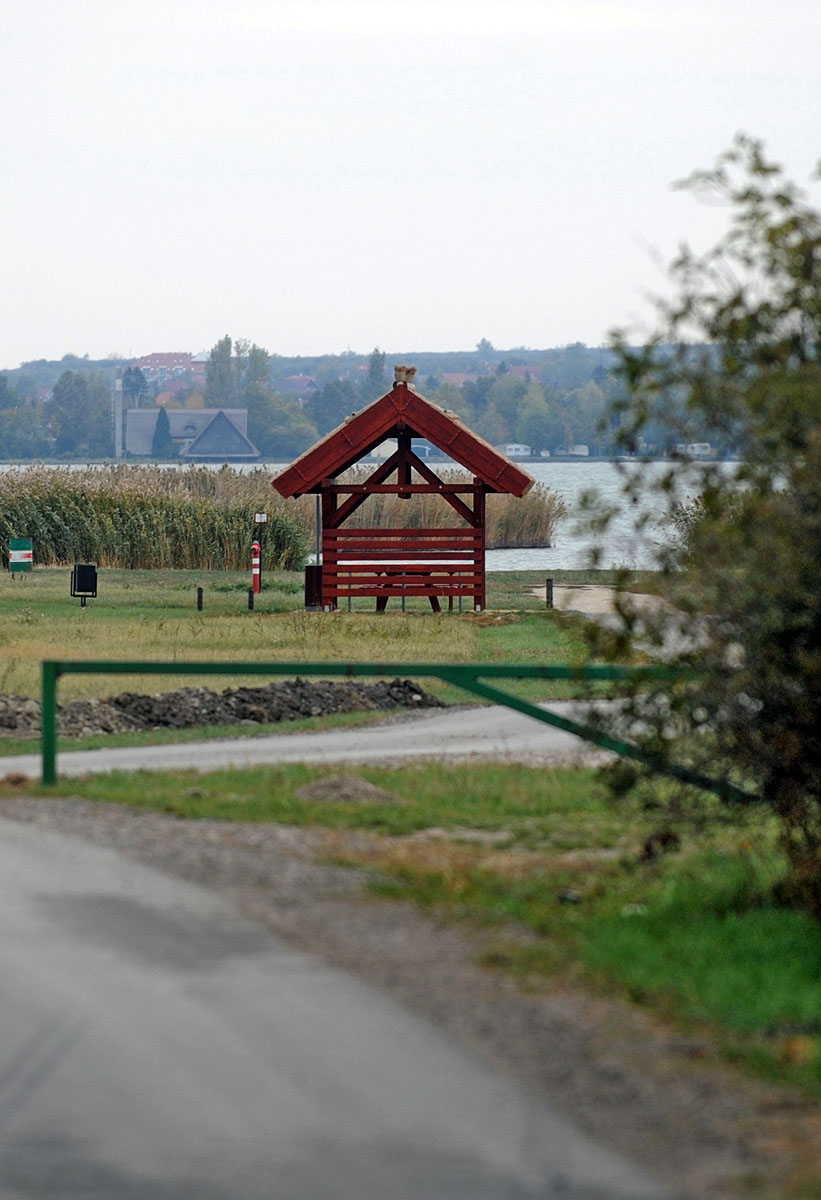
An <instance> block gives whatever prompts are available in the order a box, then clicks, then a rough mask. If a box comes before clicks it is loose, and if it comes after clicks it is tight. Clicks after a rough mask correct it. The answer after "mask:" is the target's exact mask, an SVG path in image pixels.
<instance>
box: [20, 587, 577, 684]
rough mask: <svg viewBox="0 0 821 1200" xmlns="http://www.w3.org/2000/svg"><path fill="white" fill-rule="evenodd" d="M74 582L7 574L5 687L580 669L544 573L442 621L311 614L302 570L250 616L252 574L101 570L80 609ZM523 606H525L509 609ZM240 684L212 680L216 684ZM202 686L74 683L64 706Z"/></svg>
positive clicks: (414, 613)
mask: <svg viewBox="0 0 821 1200" xmlns="http://www.w3.org/2000/svg"><path fill="white" fill-rule="evenodd" d="M69 575H70V572H69V571H68V570H67V569H65V568H38V569H37V570H35V571H34V572H32V573H31V574H30V575H27V576H24V577H22V578H20V577H18V578H17V579H15V578H14V577H13V576H11V575H10V574H9V573H5V574H4V575H2V576H0V647H2V659H0V692H7V693H9V692H10V693H18V694H21V695H25V696H39V693H40V663H41V661H42V660H43V659H44V658H55V659H61V658H64V659H69V658H99V659H106V658H109V659H115V658H146V659H168V660H171V661H173V660H175V659H194V660H203V659H208V658H213V659H218V660H221V661H225V660H229V661H230V660H232V659H233V660H237V661H241V660H243V659H254V660H260V659H262V660H264V659H266V658H267V659H271V660H275V661H283V660H290V659H293V660H294V661H322V660H323V659H328V660H332V661H358V662H377V661H394V662H402V661H425V660H428V661H434V662H467V661H488V662H492V661H493V662H495V661H513V660H514V659H520V660H521V661H528V662H543V663H563V662H579V661H581V658H582V656H583V653H584V639H583V636H582V633H581V625H580V623H579V622H578V621H574V620H573V619H572V618H568V617H563V616H562V615H561V614H559V613H549V612H546V611H545V608H544V601H543V600H542V601H541V603H540V602H539V600H538V598H537V597H536V596H534V595H533V594H532V588H533V587H534V586H536V584H537V583H538V581H539V579H540V576H539V575H538V574H537V573H535V572H519V573H516V574H515V576H514V577H513V578H508V577H506V576H505V575H503V574H502V573H499V574H497V575H491V576H490V589H489V592H490V601H489V609H488V611H487V612H485V613H481V614H474V613H472V612H471V613H468V612H465V613H462V614H459V613H456V612H454V613H452V614H448V613H446V612H445V613H442V614H440V615H435V614H433V613H432V612H431V611H430V607H429V606H428V608H427V610H425V607H424V604H423V602H421V601H420V603H419V605H418V606H415V607H414V608H413V609H412V610H410V609H409V611H408V612H406V613H402V612H401V611H400V610H399V608H398V605H397V607H396V608H395V609H389V610H388V612H386V613H384V614H382V615H378V614H376V613H375V612H374V611H373V604H372V603H371V604H370V605H369V607H368V608H367V609H365V608H364V607H363V608H361V609H357V610H355V611H353V612H351V613H348V612H347V611H344V610H343V611H339V612H336V613H307V612H305V610H304V608H303V583H302V576H301V575H299V574H298V573H296V572H277V573H274V572H270V573H268V574H267V575H266V577H265V580H264V584H265V586H264V590H263V592H262V594H261V596H259V597H257V603H256V606H255V609H254V611H253V612H249V610H248V605H247V594H248V576H247V575H245V574H240V573H238V572H211V573H208V572H199V573H195V572H192V571H119V570H106V571H100V573H99V596H98V599H96V600H92V601H90V602H89V604H88V605H87V607H86V608H81V607H80V605H79V602H78V601H76V600H72V599H70V597H69V594H68V592H69ZM542 582H543V580H542ZM198 587H203V588H204V608H203V611H202V612H198V611H197V607H196V602H197V588H198ZM499 600H503V601H504V604H502V603H499ZM514 601H515V602H516V605H517V606H518V608H517V611H510V608H511V606H512V605H513V602H514ZM238 680H239V676H237V677H225V676H222V677H215V678H214V681H213V686H216V687H220V688H222V687H227V686H230V685H231V684H235V683H236V682H237V681H238ZM202 682H203V678H202V677H197V678H192V679H185V678H182V677H180V676H168V677H162V676H152V677H151V678H150V680H146V679H145V678H142V677H139V676H118V677H117V678H116V679H112V678H108V677H105V676H81V677H77V676H68V677H66V679H65V680H64V681H62V683H61V685H60V699H61V700H65V699H70V698H72V697H77V696H98V697H101V696H106V695H111V694H112V691H146V690H150V691H161V690H168V689H171V688H176V687H180V686H183V685H184V684H186V683H200V684H201V683H202ZM206 682H207V681H206ZM257 682H259V680H257ZM431 690H437V692H438V693H439V694H441V695H442V696H443V698H445V699H448V700H456V699H459V700H464V698H465V697H464V695H463V694H462V693H457V692H456V691H455V690H454V689H446V688H445V685H438V684H437V685H434V684H433V683H432V684H431ZM526 690H527V691H529V694H533V695H535V694H537V693H536V692H534V690H533V688H532V687H530V688H529V689H526ZM537 690H538V689H537ZM571 690H572V689H569V688H568V685H566V684H562V685H556V686H555V687H552V688H551V687H550V686H549V685H544V686H543V687H542V689H541V691H540V692H539V693H538V694H539V695H543V697H544V698H549V697H555V696H564V695H568V694H570V691H571Z"/></svg>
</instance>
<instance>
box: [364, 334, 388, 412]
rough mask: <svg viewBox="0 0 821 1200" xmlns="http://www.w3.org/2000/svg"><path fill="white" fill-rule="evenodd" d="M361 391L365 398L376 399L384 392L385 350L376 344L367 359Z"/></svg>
mask: <svg viewBox="0 0 821 1200" xmlns="http://www.w3.org/2000/svg"><path fill="white" fill-rule="evenodd" d="M363 392H364V394H365V398H366V399H367V400H376V399H377V397H379V396H382V395H384V394H385V352H384V350H380V349H379V347H378V346H376V347H374V350H373V352H372V354H371V356H370V358H369V359H368V376H367V378H366V380H365V383H364V387H363Z"/></svg>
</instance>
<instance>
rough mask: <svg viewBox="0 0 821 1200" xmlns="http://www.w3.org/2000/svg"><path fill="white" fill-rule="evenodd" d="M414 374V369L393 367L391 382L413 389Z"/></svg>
mask: <svg viewBox="0 0 821 1200" xmlns="http://www.w3.org/2000/svg"><path fill="white" fill-rule="evenodd" d="M415 374H416V367H396V366H395V367H394V368H393V382H394V384H397V383H404V384H406V385H407V387H413V377H414V375H415Z"/></svg>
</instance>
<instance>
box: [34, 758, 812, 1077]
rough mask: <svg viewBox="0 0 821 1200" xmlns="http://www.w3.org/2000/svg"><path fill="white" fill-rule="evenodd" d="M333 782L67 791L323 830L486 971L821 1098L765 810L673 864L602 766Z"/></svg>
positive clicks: (729, 819) (335, 856) (795, 944)
mask: <svg viewBox="0 0 821 1200" xmlns="http://www.w3.org/2000/svg"><path fill="white" fill-rule="evenodd" d="M327 774H328V769H327V768H318V767H310V766H304V765H289V766H276V767H264V768H256V769H253V770H247V771H242V772H239V771H220V772H212V773H209V774H205V775H197V774H195V773H193V772H180V773H173V774H163V773H153V772H152V773H151V775H150V776H147V775H140V774H136V775H131V774H124V773H121V774H117V773H115V774H112V775H110V776H106V777H93V778H89V779H86V780H82V781H72V782H69V783H65V784H61V785H59V786H58V788H57V789H56V792H57V794H59V795H65V796H71V795H79V796H82V797H85V798H87V799H92V800H101V801H102V800H108V801H114V802H117V803H122V804H125V805H129V806H132V807H136V808H152V809H159V810H160V811H163V812H168V813H171V814H174V815H176V816H179V817H187V818H211V819H217V820H239V821H249V822H266V821H274V822H281V823H287V824H294V825H311V826H317V827H322V828H324V829H325V830H327V831H328V832H327V836H326V839H325V854H326V856H327V857H328V858H329V859H331V860H332V861H334V862H342V863H347V864H350V865H354V866H356V867H359V868H365V869H367V870H368V871H369V872H370V875H371V887H372V890H373V891H374V893H375V894H377V895H379V896H381V897H383V898H385V897H387V898H400V899H403V900H413V901H415V902H416V903H418V904H420V905H421V906H423V907H425V908H427V909H429V910H432V911H435V912H436V913H437V915H438V916H439V917H440V918H442V917H445V918H449V919H452V920H461V921H469V922H470V923H471V925H473V926H476V927H481V928H482V929H483V930H484V934H483V945H484V947H485V949H484V952H483V961H484V962H485V964H486V965H487V966H488V967H490V968H493V969H496V970H502V971H505V972H508V973H511V974H512V975H514V976H515V977H517V978H518V979H519V980H520V981H521V982H522V983H523V984H524V985H526V986H528V987H530V988H533V987H537V988H541V987H550V986H551V985H552V983H553V982H556V981H561V980H572V981H575V982H576V983H581V984H584V985H586V986H589V987H593V988H597V989H600V990H602V991H606V992H609V993H615V994H617V995H620V996H623V997H625V998H627V999H629V1000H630V1001H632V1002H633V1003H636V1004H640V1005H642V1006H645V1007H647V1008H648V1009H650V1010H651V1011H653V1012H655V1013H656V1014H658V1015H659V1016H661V1017H662V1018H664V1019H665V1020H667V1021H671V1022H673V1023H675V1024H677V1025H678V1026H680V1027H681V1028H682V1029H686V1030H687V1031H689V1032H690V1033H691V1034H693V1033H695V1034H698V1033H699V1032H700V1033H702V1034H703V1035H705V1036H706V1037H707V1036H708V1037H709V1045H710V1046H713V1045H714V1046H717V1047H718V1050H719V1052H720V1053H721V1054H722V1055H723V1056H724V1057H725V1058H727V1059H728V1060H732V1061H734V1062H736V1063H738V1064H740V1065H741V1066H742V1067H744V1068H745V1069H747V1070H752V1071H755V1072H757V1073H759V1074H763V1075H765V1076H767V1077H768V1078H770V1079H773V1080H780V1081H789V1082H791V1083H794V1084H797V1085H800V1086H801V1087H803V1088H805V1089H807V1090H808V1091H809V1092H810V1093H812V1094H814V1095H821V1036H820V1035H821V977H820V976H819V971H818V964H819V961H821V929H820V928H819V926H818V925H817V924H816V923H814V922H813V921H811V920H810V919H809V918H807V917H804V916H802V915H800V914H798V913H796V912H794V911H790V910H788V909H785V908H781V907H779V906H778V904H777V903H776V902H775V901H774V899H773V895H774V892H773V886H774V884H775V883H776V882H777V881H778V880H779V879H780V878H781V875H782V872H783V861H782V858H781V855H780V852H779V850H778V846H777V832H776V829H775V827H774V824H773V823H772V822H771V821H770V820H769V819H767V818H766V817H765V816H764V815H762V814H761V813H760V812H757V811H753V810H748V811H745V812H739V813H729V812H728V811H727V810H726V809H721V808H720V807H719V806H718V803H717V802H716V804H715V806H714V807H713V808H712V810H711V812H710V813H709V814H708V817H707V819H706V823H704V821H703V825H702V828H701V830H700V831H699V832H698V833H696V832H695V831H692V830H687V829H686V828H684V827H681V828H680V829H679V837H680V845H679V847H678V848H677V849H676V851H675V852H673V853H663V854H655V855H650V856H648V855H647V854H646V853H645V851H644V850H643V847H644V846H645V844H646V839H647V836H648V834H649V833H650V832H651V831H652V830H653V819H654V818H653V815H652V813H648V812H647V810H646V808H645V807H644V805H642V804H640V803H639V802H638V801H637V800H632V801H630V800H628V801H624V802H622V803H621V804H620V805H619V806H618V807H614V805H613V804H612V802H611V801H609V800H608V799H607V796H606V793H605V789H604V786H603V784H602V783H601V782H600V780H599V778H598V776H597V774H596V773H595V772H593V771H590V770H564V769H561V770H560V769H555V770H549V769H548V770H546V769H544V768H533V767H527V766H524V765H516V764H510V765H502V764H490V763H487V764H477V765H459V766H449V765H443V764H414V765H410V766H405V767H403V768H402V769H393V770H388V769H375V768H374V769H365V768H361V769H359V768H358V769H356V774H357V775H358V776H360V777H362V778H364V779H367V780H368V781H369V782H371V783H375V784H377V785H379V786H380V787H382V788H384V789H386V790H387V791H388V792H389V793H390V794H391V795H392V797H394V802H392V803H388V802H386V803H376V804H374V803H370V802H369V803H354V802H343V801H336V802H319V801H311V800H307V799H304V798H300V797H299V796H298V795H297V794H296V793H297V792H298V790H299V789H300V788H301V787H302V786H303V785H304V784H306V783H309V782H311V781H314V780H318V779H321V778H322V777H323V776H325V775H327ZM351 830H358V831H365V832H366V834H368V835H369V836H366V837H364V840H363V835H362V833H361V832H360V833H359V834H358V835H357V837H356V839H355V840H353V841H352V840H351V839H350V838H349V836H348V831H351ZM707 1052H708V1051H705V1053H707Z"/></svg>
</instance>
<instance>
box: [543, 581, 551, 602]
mask: <svg viewBox="0 0 821 1200" xmlns="http://www.w3.org/2000/svg"><path fill="white" fill-rule="evenodd" d="M544 602H545V605H546V607H547V608H552V607H553V580H552V579H546V580H545V581H544Z"/></svg>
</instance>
